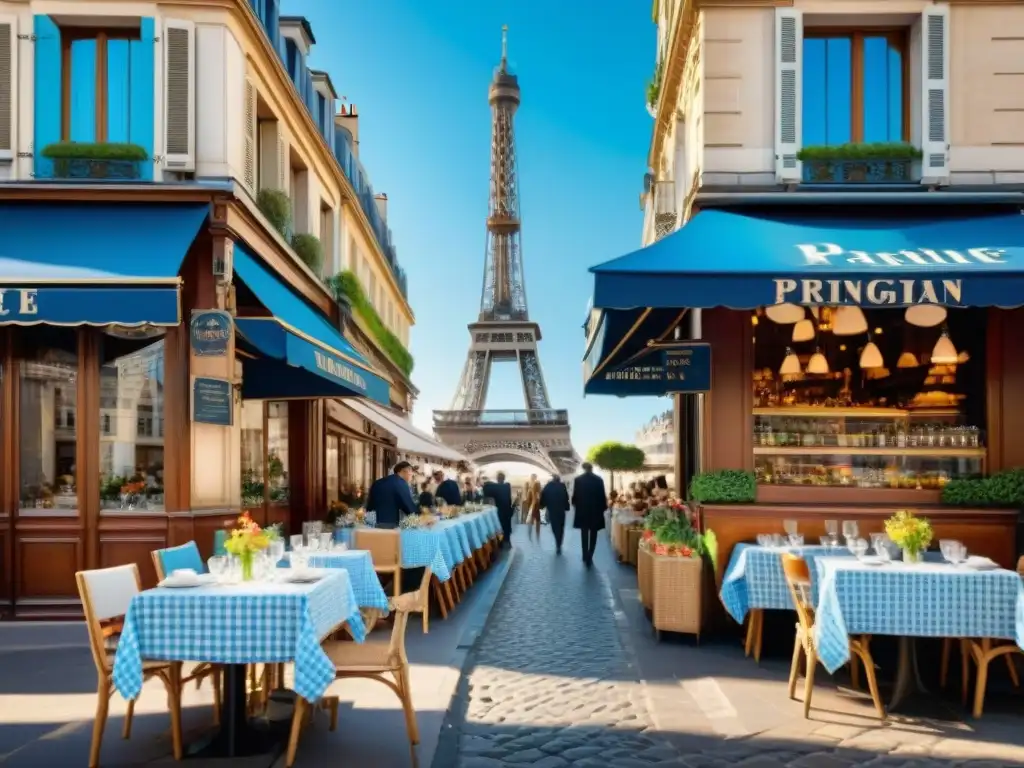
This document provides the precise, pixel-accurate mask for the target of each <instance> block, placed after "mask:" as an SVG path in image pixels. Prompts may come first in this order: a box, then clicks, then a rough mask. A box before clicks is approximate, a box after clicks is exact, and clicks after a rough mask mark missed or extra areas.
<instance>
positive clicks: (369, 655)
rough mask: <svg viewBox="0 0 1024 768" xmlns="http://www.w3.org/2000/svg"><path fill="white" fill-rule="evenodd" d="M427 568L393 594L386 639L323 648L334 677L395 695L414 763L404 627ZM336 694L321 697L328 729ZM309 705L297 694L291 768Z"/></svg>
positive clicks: (415, 737) (422, 594)
mask: <svg viewBox="0 0 1024 768" xmlns="http://www.w3.org/2000/svg"><path fill="white" fill-rule="evenodd" d="M430 576H431V573H430V568H426V569H425V570H424V571H423V580H422V581H421V582H420V586H419V589H417V590H416V591H415V592H407V593H405V594H404V595H399V596H398V597H393V598H391V600H390V608H391V611H392V612H393V613H394V616H395V623H394V626H393V627H392V629H391V637H390V638H389V639H388V640H382V639H374V638H367V639H366V642H364V643H349V642H344V641H339V640H328V641H327V642H325V643H324V645H323V649H324V652H325V653H326V654H327V656H328V658H330V660H331V661H332V662H333V664H334V675H335V679H336V680H343V679H351V678H365V679H369V680H376V681H377V682H380V683H383V684H384V685H386V686H387V687H388V688H390V689H391V690H392V691H394V692H395V695H396V696H398V698H399V700H400V701H401V702H402V710H403V711H404V713H405V728H406V732H407V734H408V736H409V748H410V754H411V755H412V762H413V765H414V766H415V765H416V749H415V748H416V745H417V744H419V743H420V733H419V727H418V726H417V724H416V711H415V710H414V709H413V706H412V687H411V684H410V682H409V658H408V657H407V656H406V654H405V629H406V627H407V626H408V623H409V614H410V613H416V612H417V611H418V610H420V608H421V606H422V605H423V602H424V600H426V598H427V595H428V590H429V588H430ZM338 703H339V700H338V697H337V696H330V697H326V698H325V699H324V704H325V705H326V706H327V708H328V709H329V711H330V715H331V730H332V731H333V730H335V729H336V728H337V727H338ZM309 708H310V704H309V702H307V701H306V700H305V699H303V698H302V697H301V696H299V697H297V698H296V702H295V713H294V715H293V716H292V728H291V735H290V737H289V739H288V754H287V757H286V760H285V765H286V766H287V767H288V768H291V767H292V766H293V765H294V764H295V751H296V749H297V748H298V744H299V734H300V733H301V731H302V726H303V724H304V723H305V722H306V721H307V719H308V718H307V717H306V714H307V712H308V711H309Z"/></svg>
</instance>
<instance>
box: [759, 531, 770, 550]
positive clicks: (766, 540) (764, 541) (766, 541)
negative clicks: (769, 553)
mask: <svg viewBox="0 0 1024 768" xmlns="http://www.w3.org/2000/svg"><path fill="white" fill-rule="evenodd" d="M771 545H772V537H771V536H770V535H769V534H767V533H759V534H757V546H759V547H765V548H767V547H770V546H771Z"/></svg>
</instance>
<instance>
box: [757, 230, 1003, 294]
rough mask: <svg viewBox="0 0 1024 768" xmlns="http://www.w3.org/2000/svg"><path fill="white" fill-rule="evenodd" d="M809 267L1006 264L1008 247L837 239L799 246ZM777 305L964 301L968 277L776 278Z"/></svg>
mask: <svg viewBox="0 0 1024 768" xmlns="http://www.w3.org/2000/svg"><path fill="white" fill-rule="evenodd" d="M796 248H797V250H798V251H800V253H801V254H802V255H803V257H804V266H805V267H807V268H809V269H810V270H812V271H813V270H816V269H823V270H825V269H837V268H838V269H844V270H845V269H849V268H850V267H867V268H870V269H872V271H874V272H875V273H876V274H884V273H885V271H886V270H911V271H916V270H921V269H925V270H927V269H928V268H933V269H943V268H946V269H951V268H954V269H955V268H958V267H960V268H963V267H971V266H974V267H978V266H1005V265H1006V263H1007V262H1006V251H1005V250H1003V249H998V248H967V249H964V250H934V249H931V248H916V249H908V250H901V251H878V252H870V251H847V250H844V249H843V248H841V247H840V246H838V245H835V244H834V243H820V244H810V243H801V244H798V245H797V246H796ZM773 282H774V284H775V303H776V304H787V303H788V304H831V305H839V304H858V305H862V304H866V305H878V306H885V305H887V304H891V305H894V306H908V305H912V304H943V305H946V306H952V307H956V306H962V305H963V282H964V281H963V280H962V279H946V278H943V279H934V278H905V277H898V278H895V277H894V278H887V277H881V276H879V277H875V278H872V279H870V280H863V279H852V280H847V279H838V278H834V279H821V278H817V277H799V278H796V277H782V278H774V279H773Z"/></svg>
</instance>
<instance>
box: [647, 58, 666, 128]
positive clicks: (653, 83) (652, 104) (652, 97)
mask: <svg viewBox="0 0 1024 768" xmlns="http://www.w3.org/2000/svg"><path fill="white" fill-rule="evenodd" d="M664 71H665V62H664V61H659V62H658V65H657V66H656V67H655V68H654V75H652V76H651V79H650V80H648V81H647V111H648V113H650V115H651V117H656V116H657V115H658V99H659V98H660V97H661V77H662V75H663V74H664Z"/></svg>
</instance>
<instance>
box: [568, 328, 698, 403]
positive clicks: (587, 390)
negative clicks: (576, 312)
mask: <svg viewBox="0 0 1024 768" xmlns="http://www.w3.org/2000/svg"><path fill="white" fill-rule="evenodd" d="M597 312H598V314H597V315H596V316H591V318H589V321H588V323H587V327H588V335H587V344H586V352H585V353H584V356H583V392H584V394H587V395H591V394H605V393H604V392H603V391H598V389H600V388H595V387H594V386H593V385H592V382H593V381H594V377H595V376H596V375H598V374H601V373H602V372H607V371H612V370H615V369H616V368H619V367H620V366H624V365H628V364H629V363H630V362H631V361H632V360H634V359H636V358H638V357H640V356H642V355H644V354H645V353H646V352H647V351H648V342H650V341H659V342H664V341H670V340H671V334H672V329H673V328H675V327H676V325H678V324H679V322H680V321H681V320H682V318H683V315H684V314H685V310H682V309H677V308H672V309H651V308H644V309H605V310H598V311H597Z"/></svg>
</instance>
